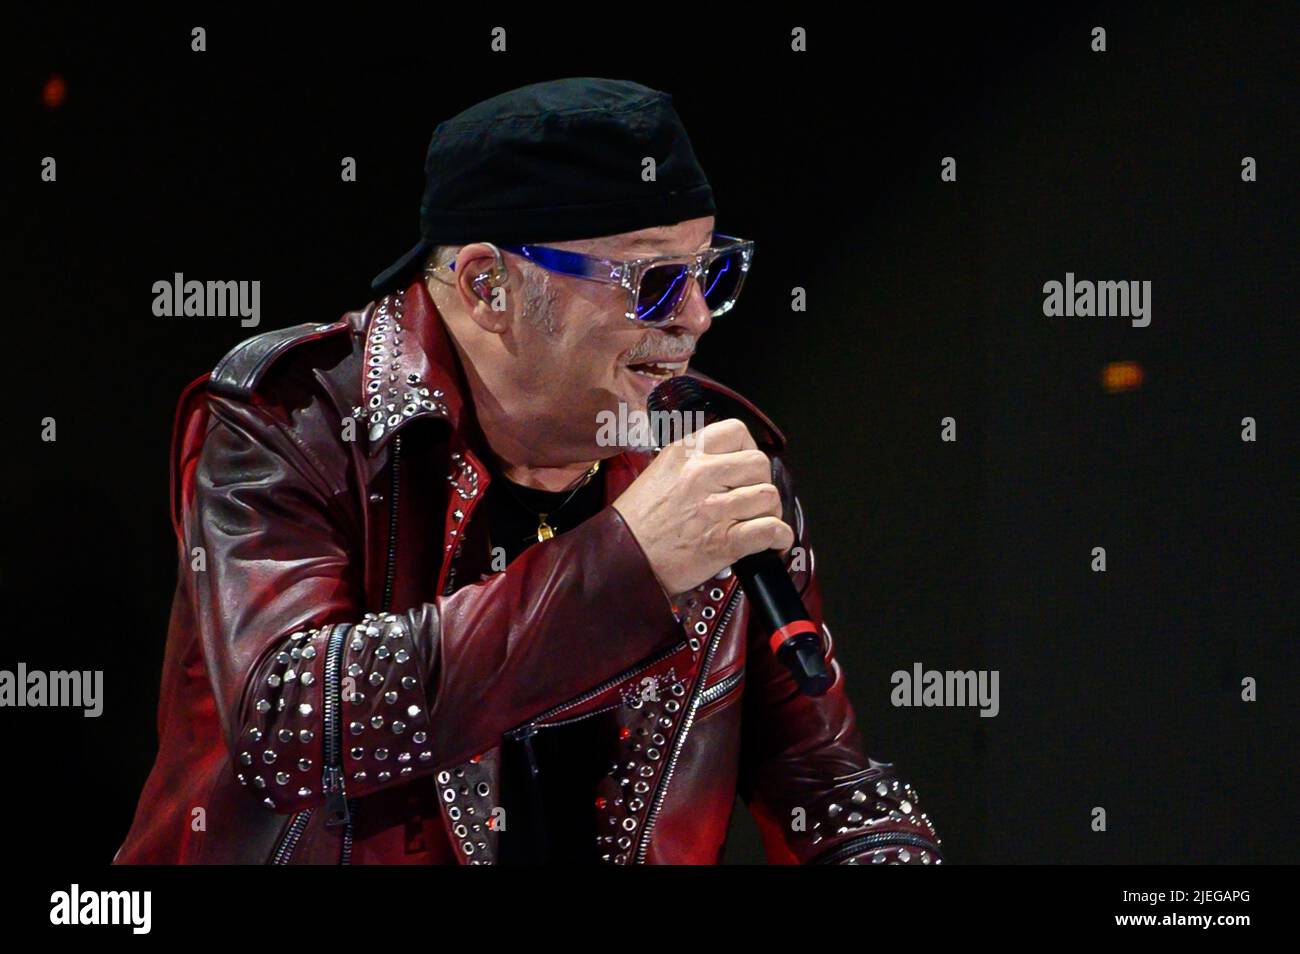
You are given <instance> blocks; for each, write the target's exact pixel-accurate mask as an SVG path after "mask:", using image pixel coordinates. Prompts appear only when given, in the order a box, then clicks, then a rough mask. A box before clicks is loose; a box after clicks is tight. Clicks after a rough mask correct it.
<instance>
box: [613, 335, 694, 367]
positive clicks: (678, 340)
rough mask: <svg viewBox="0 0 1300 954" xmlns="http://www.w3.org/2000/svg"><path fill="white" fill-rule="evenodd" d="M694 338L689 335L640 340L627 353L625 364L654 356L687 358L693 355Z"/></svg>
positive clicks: (661, 336) (651, 336) (652, 337)
mask: <svg viewBox="0 0 1300 954" xmlns="http://www.w3.org/2000/svg"><path fill="white" fill-rule="evenodd" d="M695 341H696V336H695V335H690V334H682V335H650V336H648V337H645V338H642V339H641V341H640V342H639V343H638V344H637V346H636V347H635V348H633V349H632V350H631V351H630V352H628V356H627V359H626V360H627V362H628V363H629V364H632V363H635V362H637V361H640V360H643V359H645V358H649V357H650V356H652V355H653V356H655V357H657V358H665V359H667V360H670V361H671V360H673V359H676V358H689V357H690V356H691V355H693V354H694V353H695Z"/></svg>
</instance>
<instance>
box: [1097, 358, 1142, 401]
mask: <svg viewBox="0 0 1300 954" xmlns="http://www.w3.org/2000/svg"><path fill="white" fill-rule="evenodd" d="M1145 378H1146V372H1144V371H1143V370H1142V365H1140V364H1138V363H1137V362H1136V361H1112V362H1110V363H1109V364H1107V365H1106V366H1105V367H1104V368H1102V369H1101V386H1102V387H1103V388H1104V389H1105V391H1106V393H1107V394H1119V393H1120V392H1121V391H1136V390H1137V389H1138V388H1140V387H1142V382H1143V380H1144V379H1145Z"/></svg>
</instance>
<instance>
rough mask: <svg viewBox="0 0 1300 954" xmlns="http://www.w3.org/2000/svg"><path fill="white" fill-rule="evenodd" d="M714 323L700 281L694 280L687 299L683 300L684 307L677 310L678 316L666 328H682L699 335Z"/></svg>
mask: <svg viewBox="0 0 1300 954" xmlns="http://www.w3.org/2000/svg"><path fill="white" fill-rule="evenodd" d="M712 324H713V317H712V315H711V314H710V308H709V306H708V303H707V302H705V300H704V290H703V289H702V288H700V283H699V282H698V281H692V282H691V287H690V291H688V292H687V293H686V300H685V301H684V302H682V307H681V308H679V309H678V310H677V314H676V316H675V317H674V318H673V320H672V323H671V324H669V325H668V326H667V327H665V328H664V330H665V331H667V330H668V329H669V328H680V329H682V331H685V332H688V333H690V334H693V335H695V336H696V337H699V336H700V335H702V334H704V332H706V331H708V330H709V326H710V325H712Z"/></svg>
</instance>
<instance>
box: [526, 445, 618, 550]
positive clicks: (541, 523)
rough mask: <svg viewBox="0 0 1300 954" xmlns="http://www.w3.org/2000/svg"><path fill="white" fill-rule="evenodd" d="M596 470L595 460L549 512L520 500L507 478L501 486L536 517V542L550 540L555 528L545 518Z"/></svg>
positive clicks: (593, 475) (553, 512)
mask: <svg viewBox="0 0 1300 954" xmlns="http://www.w3.org/2000/svg"><path fill="white" fill-rule="evenodd" d="M598 470H600V461H596V463H594V464H592V465H591V467H590V468H589V469H588V470H587V472H586V473H585V474H583V475H582V476H581V477H579V478H578V485H577V486H576V487H574V488H573V490H571V491H570V492H569V496H567V497H565V498H564V502H563V503H561V504H560V505H559V506H558V507H556V508H555V509H554V510H552V511H550V512H549V513H539V512H538V511H536V510H534V509H533V508H532V507H530V506H528V504H526V503H524V502H523V501H522V500H520V499H519V495H518V494H517V493H515V492H514V490H513V489H512V488H511V486H510V481H509V480H508V479H507V480H504V482H503V484H502V486H504V487H505V488H506V490H507V491H508V492H509V493H510V496H511V497H514V498H515V503H517V504H519V506H521V507H523V508H524V509H525V510H527V511H528V512H529V513H531V514H532V515H533V516H534V517H536V518H537V542H538V543H541V542H542V541H543V540H550V539H551V538H552V537H554V536H555V528H554V527H552V526H551V525H550V524H549V523H548V522H547V519H546V518H547V517H553V516H555V515H556V514H558V513H559V512H560V511H561V510H563V509H564V508H565V507H566V506H568V504H569V501H570V500H572V499H573V498H574V497H575V496H576V495H577V493H578V491H579V490H581V489H582V488H583V487H585V486H587V484H588V483H590V481H591V478H593V477H595V476H596V471H598Z"/></svg>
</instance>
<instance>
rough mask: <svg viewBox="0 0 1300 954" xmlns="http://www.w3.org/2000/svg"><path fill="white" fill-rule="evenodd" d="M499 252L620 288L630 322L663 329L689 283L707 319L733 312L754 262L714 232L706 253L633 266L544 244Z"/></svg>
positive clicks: (748, 252) (745, 249)
mask: <svg viewBox="0 0 1300 954" xmlns="http://www.w3.org/2000/svg"><path fill="white" fill-rule="evenodd" d="M498 247H499V248H501V249H502V250H503V251H506V252H512V253H514V254H515V255H520V256H522V257H524V258H526V259H528V260H529V261H530V262H532V263H533V264H535V265H537V266H538V267H540V268H544V269H546V270H547V271H548V272H554V273H556V274H558V275H568V276H570V277H572V278H583V279H587V280H588V281H594V282H602V283H603V284H606V285H618V286H620V287H622V288H624V289H625V290H626V291H627V294H628V307H627V312H626V314H627V317H628V319H629V320H631V321H634V322H636V323H637V324H638V325H645V326H647V327H651V328H659V327H662V326H664V325H667V324H669V323H670V322H672V321H673V320H674V319H675V318H676V317H677V313H678V312H679V311H681V308H682V305H683V304H684V303H685V302H686V297H687V295H688V294H689V293H690V288H691V281H692V280H694V281H698V282H699V283H700V290H701V291H702V292H703V293H704V301H705V303H706V304H707V305H708V307H709V314H710V316H711V317H713V318H717V317H719V316H721V315H725V314H726V313H727V312H729V311H731V309H732V308H733V307H734V306H735V304H736V299H737V298H739V297H740V289H741V286H743V285H744V284H745V274H746V273H747V272H748V271H749V263H750V261H751V260H752V259H753V257H754V243H753V242H751V241H746V240H745V239H739V238H736V237H734V236H731V235H719V234H717V233H715V234H714V236H713V239H712V241H711V243H710V246H709V248H707V249H705V250H704V251H702V252H697V253H696V254H694V255H658V256H655V257H653V258H637V259H633V260H631V261H618V260H615V259H608V258H598V257H596V256H594V255H584V254H582V253H581V252H570V251H567V250H565V249H559V248H550V247H548V246H546V245H501V246H498Z"/></svg>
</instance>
